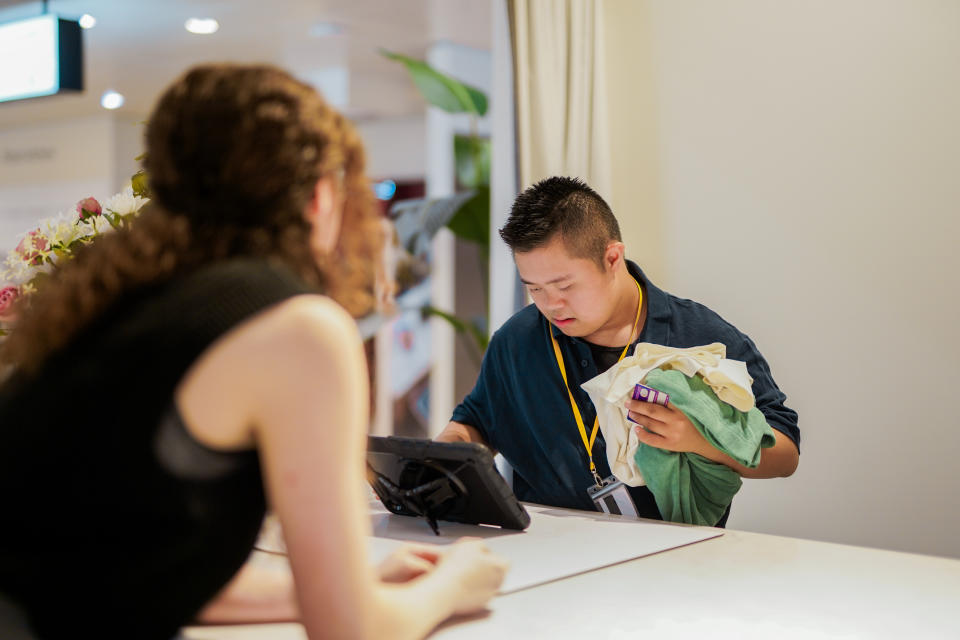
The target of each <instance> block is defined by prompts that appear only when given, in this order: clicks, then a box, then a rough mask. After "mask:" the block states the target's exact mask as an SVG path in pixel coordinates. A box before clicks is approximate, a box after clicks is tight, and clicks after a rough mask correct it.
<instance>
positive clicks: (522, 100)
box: [508, 0, 610, 197]
mask: <svg viewBox="0 0 960 640" xmlns="http://www.w3.org/2000/svg"><path fill="white" fill-rule="evenodd" d="M600 3H601V0H508V7H509V12H510V21H511V35H512V40H513V60H514V82H515V90H516V101H517V147H518V165H519V167H518V168H519V182H520V185H519V186H520V188H521V189H523V188H525V187H527V186H528V185H530V184H531V183H532V182H535V181H537V180H539V179H541V178H545V177H547V176H551V175H567V176H578V177H580V178H583V179H584V180H585V181H587V183H588V184H590V186H592V187H593V188H594V189H595V190H596V191H597V192H598V193H600V195H601V196H604V197H609V194H610V141H609V132H608V131H607V122H606V120H607V105H606V99H607V98H606V96H607V92H606V87H605V82H604V60H603V58H604V56H603V18H602V16H603V11H602V10H601V9H602V7H600V6H599V5H600Z"/></svg>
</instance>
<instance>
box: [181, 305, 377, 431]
mask: <svg viewBox="0 0 960 640" xmlns="http://www.w3.org/2000/svg"><path fill="white" fill-rule="evenodd" d="M362 360H363V351H362V343H361V340H360V336H359V332H358V330H357V326H356V323H355V322H354V320H353V318H352V317H351V316H350V315H349V314H348V313H347V312H346V311H345V310H344V309H343V308H342V307H340V306H339V305H338V304H337V303H336V302H334V301H333V300H331V299H330V298H327V297H324V296H319V295H312V294H310V295H299V296H295V297H293V298H289V299H287V300H285V301H283V302H281V303H278V304H276V305H273V306H272V307H270V308H268V309H266V310H264V311H262V312H260V313H258V314H256V315H255V316H253V317H251V318H249V319H248V320H246V321H245V322H243V323H242V324H240V325H238V326H237V327H235V328H234V329H232V330H231V331H229V332H228V333H226V334H225V335H224V336H222V337H221V338H220V339H219V340H217V341H216V342H215V343H213V344H212V345H211V346H210V347H209V348H208V349H207V350H206V351H205V352H204V353H203V354H201V356H200V358H198V359H197V361H196V362H194V363H193V365H192V366H191V367H190V369H189V370H188V371H187V373H186V375H185V376H184V377H183V379H182V380H181V382H180V385H179V386H178V388H177V391H176V396H175V400H176V404H177V407H178V409H179V410H180V413H181V415H182V416H183V418H184V422H185V424H186V425H187V426H188V428H189V429H190V431H191V432H192V434H193V435H194V437H196V438H197V439H198V440H200V441H201V442H203V443H204V444H208V445H211V446H243V445H246V444H249V443H250V442H252V441H253V432H252V425H254V424H255V423H256V419H255V417H256V414H257V413H258V412H260V411H261V410H262V407H263V405H264V404H265V403H267V402H269V401H270V400H271V396H273V395H276V394H277V393H278V390H281V389H284V388H289V387H293V386H299V385H301V384H302V383H303V381H304V380H305V379H309V380H312V381H313V382H314V383H315V384H317V385H322V384H323V382H324V379H325V378H327V377H329V376H336V375H339V374H340V372H341V371H342V370H343V369H346V368H349V369H353V368H355V367H356V366H362V365H358V362H360V361H362Z"/></svg>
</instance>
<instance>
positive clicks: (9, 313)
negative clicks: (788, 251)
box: [0, 285, 20, 322]
mask: <svg viewBox="0 0 960 640" xmlns="http://www.w3.org/2000/svg"><path fill="white" fill-rule="evenodd" d="M19 297H20V289H19V288H18V287H15V286H13V285H7V286H6V287H4V288H3V289H0V322H10V321H12V320H13V303H14V302H15V301H16V299H17V298H19Z"/></svg>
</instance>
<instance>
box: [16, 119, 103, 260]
mask: <svg viewBox="0 0 960 640" xmlns="http://www.w3.org/2000/svg"><path fill="white" fill-rule="evenodd" d="M115 173H116V164H115V161H114V126H113V121H112V120H111V118H110V117H108V116H99V117H94V118H80V119H72V120H66V121H57V122H47V123H43V124H37V125H31V126H21V127H16V128H9V129H0V260H2V258H3V257H6V254H7V251H9V250H10V249H12V248H13V246H14V245H15V244H16V241H15V240H16V237H17V236H19V235H20V234H22V233H24V232H25V231H29V230H30V228H32V227H33V226H35V224H36V222H37V221H38V220H40V219H43V218H49V217H53V216H56V215H57V214H58V213H60V212H70V211H71V210H72V209H73V207H74V206H75V205H76V203H77V202H78V201H79V200H81V199H83V198H86V197H88V196H94V197H96V198H107V197H109V196H112V195H113V194H114V193H115V192H116V189H115V184H114V182H115Z"/></svg>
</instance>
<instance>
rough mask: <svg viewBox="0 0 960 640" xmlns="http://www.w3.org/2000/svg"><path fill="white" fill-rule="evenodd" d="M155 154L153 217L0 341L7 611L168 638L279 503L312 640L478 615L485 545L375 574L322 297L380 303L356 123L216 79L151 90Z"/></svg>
mask: <svg viewBox="0 0 960 640" xmlns="http://www.w3.org/2000/svg"><path fill="white" fill-rule="evenodd" d="M146 142H147V156H146V169H147V172H148V175H149V176H150V184H151V190H152V194H153V197H154V201H153V203H152V204H151V208H150V210H149V211H147V212H145V213H144V214H142V215H141V217H140V218H139V219H138V220H137V221H136V222H135V223H134V224H133V225H132V226H131V227H130V228H129V229H126V230H123V231H120V232H118V233H116V234H112V235H110V236H107V237H104V238H102V239H100V240H98V242H96V243H94V244H92V245H90V246H89V247H88V248H86V250H84V251H81V252H79V254H78V255H77V257H76V259H75V260H74V261H72V262H71V263H69V264H67V265H65V266H64V267H63V268H62V269H61V270H60V271H59V272H58V273H57V275H56V277H55V278H53V279H51V281H49V282H47V283H46V284H45V286H44V287H42V289H41V291H40V292H39V293H37V294H34V296H32V300H31V303H30V305H29V306H28V307H26V308H23V309H20V310H19V311H20V316H19V321H18V325H17V328H16V330H15V331H14V333H13V334H12V335H11V336H10V338H9V339H8V340H7V342H6V343H4V345H3V351H2V357H0V359H2V360H3V361H5V362H7V363H9V364H12V365H13V366H14V368H15V371H16V373H15V375H13V376H12V377H11V378H10V379H9V380H8V381H7V382H6V383H5V384H4V386H3V387H2V389H0V438H2V442H0V479H2V482H3V487H4V494H5V496H7V500H6V501H5V505H4V509H3V511H2V513H3V516H0V517H2V518H3V522H2V526H0V595H2V596H3V599H4V600H6V604H7V605H11V606H13V607H16V608H17V609H18V610H19V611H22V612H23V613H24V614H25V616H26V618H27V619H28V620H29V623H30V625H31V626H32V628H33V629H34V632H35V633H36V634H37V635H38V636H39V637H41V638H48V637H49V638H57V637H66V636H69V637H74V636H76V635H77V634H78V631H82V630H87V629H94V630H95V631H96V635H98V636H101V637H102V636H110V635H117V636H122V637H124V638H169V637H171V636H172V635H174V634H175V633H176V631H177V629H178V628H179V627H180V626H181V625H183V624H186V623H188V622H190V621H191V620H193V619H194V617H195V616H196V615H197V613H198V612H200V611H201V609H203V608H204V607H205V606H206V607H207V609H206V613H207V618H208V619H210V618H216V617H217V616H218V615H221V616H222V612H223V611H229V610H230V607H229V606H228V605H227V604H224V602H223V601H220V602H219V603H218V602H214V603H213V604H211V603H210V602H211V600H212V599H213V598H214V597H215V595H216V594H217V593H218V592H219V591H220V590H221V589H222V588H223V587H224V585H225V584H227V583H228V581H230V580H231V578H232V577H233V576H234V575H235V574H236V573H237V571H238V569H239V568H240V567H241V565H242V564H243V562H244V560H245V559H246V557H247V556H248V554H249V552H250V550H251V547H252V545H253V542H254V539H255V537H256V534H257V531H258V528H259V525H260V523H261V521H262V518H263V515H264V508H265V503H269V504H270V506H271V508H272V510H273V511H274V512H275V513H276V514H277V516H278V517H279V520H280V522H281V524H282V526H283V531H284V536H285V539H286V545H287V548H288V551H289V557H290V562H291V566H292V569H293V577H294V581H295V585H296V605H297V608H298V609H299V615H300V619H301V621H302V622H303V624H304V626H305V627H306V630H307V633H308V635H309V636H310V637H311V638H327V637H330V638H347V637H349V638H386V637H390V638H415V637H422V636H423V635H425V634H426V633H428V632H429V631H430V629H431V628H432V627H434V626H435V625H436V624H437V623H438V622H439V621H441V620H443V619H444V618H446V617H447V616H449V615H452V614H455V613H467V612H472V611H475V610H477V609H480V608H482V607H483V606H484V605H485V603H486V602H487V601H488V600H489V598H490V597H492V595H493V594H494V593H495V592H496V590H497V588H498V587H499V585H500V583H501V581H502V578H503V574H504V571H505V565H504V563H503V562H502V561H501V560H500V559H499V558H497V557H495V556H493V555H492V554H490V553H489V552H487V551H486V550H485V548H484V547H483V546H482V545H481V544H480V543H479V542H476V541H464V542H460V543H457V544H455V545H453V546H451V547H449V548H448V549H446V550H443V551H440V550H436V549H428V548H407V549H405V550H401V551H400V552H398V554H397V555H395V556H394V557H392V558H390V559H388V561H387V562H385V563H384V565H383V566H382V567H381V568H380V571H379V573H378V572H377V571H375V570H374V569H372V568H370V567H369V566H368V564H367V559H366V544H367V542H366V536H367V535H368V534H369V526H370V525H369V516H368V514H367V506H366V505H367V493H366V492H365V479H364V462H363V456H364V444H365V435H364V434H365V431H366V426H367V406H368V392H367V385H366V373H365V366H364V357H363V353H362V347H361V343H360V339H359V337H358V334H357V330H356V328H355V324H354V322H353V319H352V318H351V316H350V315H349V314H348V312H347V311H345V310H344V308H343V307H341V306H340V305H338V304H337V302H334V301H333V300H332V299H330V298H327V297H322V296H320V295H316V294H312V293H311V291H315V290H317V288H320V289H322V290H323V291H325V292H326V293H327V294H328V295H330V296H331V297H332V298H333V299H336V300H337V301H339V302H340V303H341V304H342V305H344V306H345V307H347V308H348V309H351V308H352V309H359V308H363V307H365V306H367V307H368V306H369V305H370V296H371V293H370V291H371V287H370V286H369V285H370V284H371V281H372V279H373V277H374V276H373V273H374V261H373V256H374V255H375V254H376V252H377V250H378V247H377V244H378V243H377V240H376V238H377V237H378V234H377V233H376V232H373V233H371V231H370V230H371V229H377V228H379V227H378V222H377V218H376V214H375V213H374V210H373V208H372V206H371V200H370V194H369V184H368V182H367V180H366V178H365V177H364V175H363V163H364V160H363V151H362V147H361V144H360V140H359V138H358V136H357V134H356V132H355V131H354V129H353V127H352V126H351V125H350V124H349V123H348V122H347V121H346V120H345V119H344V118H343V117H342V116H341V115H340V114H338V113H337V112H336V111H334V110H333V109H332V108H330V106H329V105H327V104H326V103H325V102H324V101H323V100H322V99H321V98H320V97H319V96H318V95H317V94H316V93H315V92H314V91H313V90H312V89H310V88H309V87H308V86H306V85H304V84H302V83H300V82H298V81H296V80H294V79H293V78H292V77H290V76H289V75H288V74H286V73H285V72H283V71H280V70H278V69H274V68H270V67H262V66H229V65H217V66H204V67H198V68H195V69H193V70H191V71H189V72H188V73H187V74H186V75H184V76H183V77H182V78H180V79H179V80H177V81H176V82H175V83H174V84H173V85H172V86H171V87H170V88H169V89H168V90H167V91H166V92H165V93H164V94H163V96H162V97H161V98H160V101H159V103H158V104H157V106H156V108H155V110H154V112H153V114H152V115H151V116H150V119H149V125H148V128H147V135H146ZM244 576H245V579H238V581H237V584H238V585H240V586H241V587H242V583H244V582H250V581H251V579H250V578H249V577H248V574H244ZM252 582H253V583H254V584H253V586H252V591H253V592H254V593H255V592H256V591H257V588H258V585H257V584H256V583H257V580H256V578H255V576H254V578H253V579H252ZM261 590H262V585H261ZM229 593H230V590H228V591H227V594H229ZM225 597H226V596H225ZM279 597H282V590H276V591H273V592H272V593H271V594H269V595H268V599H269V598H273V599H274V601H276V599H277V598H279ZM226 599H227V600H229V597H226ZM234 602H236V599H234ZM274 604H277V603H276V602H274ZM280 604H282V603H280ZM221 605H222V606H221ZM279 610H280V611H281V612H282V611H284V610H286V611H287V612H290V611H292V610H293V607H292V606H287V607H285V608H284V607H282V606H281V607H279ZM218 611H219V612H220V613H219V614H218V613H217V612H218Z"/></svg>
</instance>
